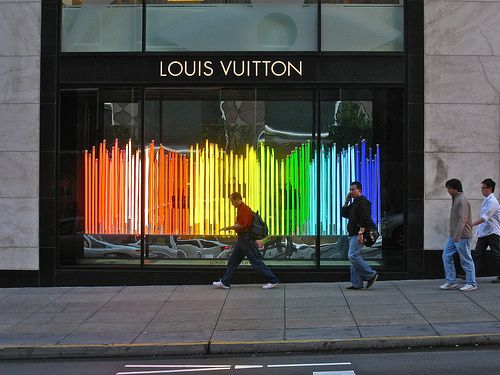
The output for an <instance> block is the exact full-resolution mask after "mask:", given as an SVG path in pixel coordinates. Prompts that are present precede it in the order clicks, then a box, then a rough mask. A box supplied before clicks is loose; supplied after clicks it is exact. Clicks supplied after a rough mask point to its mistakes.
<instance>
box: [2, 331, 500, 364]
mask: <svg viewBox="0 0 500 375" xmlns="http://www.w3.org/2000/svg"><path fill="white" fill-rule="evenodd" d="M456 345H500V333H492V334H488V333H483V334H459V335H446V336H394V337H374V338H359V339H339V340H287V341H241V342H238V341H213V342H186V343H145V344H108V345H99V344H96V345H39V346H29V345H20V346H0V360H6V359H61V358H104V357H151V356H170V355H196V354H198V355H200V354H229V353H230V354H236V353H279V352H310V351H354V350H384V349H398V348H406V347H412V348H419V347H428V346H433V347H438V346H445V347H446V346H456Z"/></svg>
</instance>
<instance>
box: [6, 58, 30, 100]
mask: <svg viewBox="0 0 500 375" xmlns="http://www.w3.org/2000/svg"><path fill="white" fill-rule="evenodd" d="M0 87H1V88H2V90H0V103H40V57H38V56H31V57H26V56H23V57H21V56H18V57H0Z"/></svg>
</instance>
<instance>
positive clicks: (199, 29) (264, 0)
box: [146, 0, 317, 51]
mask: <svg viewBox="0 0 500 375" xmlns="http://www.w3.org/2000/svg"><path fill="white" fill-rule="evenodd" d="M316 3H317V2H316V1H304V0H243V1H242V0H207V1H196V2H195V1H167V0H163V1H161V0H160V1H158V0H148V1H147V3H146V4H147V14H146V17H147V23H146V25H147V31H146V50H148V51H315V50H316V49H317V47H316V45H317V42H316V40H317V37H316V34H317V31H316V30H317V4H316ZM221 20H223V22H221Z"/></svg>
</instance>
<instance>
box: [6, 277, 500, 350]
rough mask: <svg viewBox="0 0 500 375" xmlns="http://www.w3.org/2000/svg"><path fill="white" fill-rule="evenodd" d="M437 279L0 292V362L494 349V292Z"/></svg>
mask: <svg viewBox="0 0 500 375" xmlns="http://www.w3.org/2000/svg"><path fill="white" fill-rule="evenodd" d="M490 280H491V278H484V279H479V288H478V290H476V291H472V292H466V293H465V292H460V291H458V290H451V291H442V290H440V289H439V285H440V284H441V280H418V281H379V282H377V283H376V284H375V286H374V287H373V288H372V289H369V290H359V291H356V290H355V291H352V290H345V287H346V286H347V285H349V284H348V283H309V284H279V285H278V287H277V288H275V289H272V290H263V289H262V288H261V285H233V287H231V289H230V290H221V289H214V288H213V287H212V286H211V285H179V286H130V287H67V288H13V289H0V358H4V359H5V358H57V357H97V356H102V357H105V356H106V357H107V356H125V355H126V356H141V355H168V354H205V353H236V352H273V351H307V350H336V349H339V350H340V349H342V350H348V349H382V348H394V347H404V346H428V345H462V344H474V343H477V344H484V343H493V344H499V343H500V285H499V284H492V283H490Z"/></svg>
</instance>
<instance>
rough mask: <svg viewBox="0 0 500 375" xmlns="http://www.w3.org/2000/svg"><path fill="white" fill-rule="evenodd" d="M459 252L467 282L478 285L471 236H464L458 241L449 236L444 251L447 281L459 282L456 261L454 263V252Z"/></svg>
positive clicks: (451, 282)
mask: <svg viewBox="0 0 500 375" xmlns="http://www.w3.org/2000/svg"><path fill="white" fill-rule="evenodd" d="M457 252H458V255H459V256H460V264H461V265H462V268H463V269H464V271H465V281H466V283H467V284H471V285H474V286H476V270H475V268H474V261H473V260H472V256H471V252H470V238H462V239H460V241H458V242H454V241H453V238H451V237H449V238H448V242H446V246H445V247H444V251H443V265H444V274H445V278H446V282H447V283H449V284H456V282H457V278H456V273H455V263H453V254H455V253H457Z"/></svg>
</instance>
